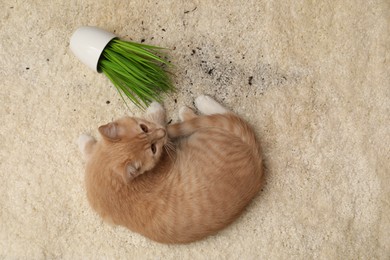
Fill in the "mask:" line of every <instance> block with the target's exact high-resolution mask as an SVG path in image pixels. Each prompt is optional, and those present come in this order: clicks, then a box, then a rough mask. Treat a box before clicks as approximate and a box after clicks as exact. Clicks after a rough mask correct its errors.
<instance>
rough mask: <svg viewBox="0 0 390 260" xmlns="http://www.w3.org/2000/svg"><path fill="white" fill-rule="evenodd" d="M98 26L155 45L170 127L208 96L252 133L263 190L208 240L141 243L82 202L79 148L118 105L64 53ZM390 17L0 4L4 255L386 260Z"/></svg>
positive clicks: (293, 4) (224, 4)
mask: <svg viewBox="0 0 390 260" xmlns="http://www.w3.org/2000/svg"><path fill="white" fill-rule="evenodd" d="M82 25H97V26H100V27H103V28H105V29H107V30H109V31H112V32H115V33H116V34H117V35H119V36H121V37H122V38H123V39H127V40H130V39H132V40H134V41H141V40H143V39H144V40H145V43H149V44H155V45H159V46H165V47H168V48H170V49H172V50H171V51H169V53H170V57H171V60H172V61H173V63H174V64H176V66H177V67H176V77H175V84H176V86H177V87H178V92H177V94H175V95H173V96H170V97H167V98H166V100H165V106H166V107H167V109H168V111H169V113H170V114H169V119H172V120H173V121H175V120H177V111H178V108H179V107H180V106H182V105H184V104H191V103H192V101H193V99H194V98H195V97H196V96H197V95H199V94H204V93H206V94H210V95H212V96H214V97H215V98H216V99H218V100H219V101H221V102H222V103H224V104H225V105H226V106H228V107H229V108H231V109H233V110H234V111H236V112H237V113H239V114H241V115H242V116H243V117H244V118H246V119H247V120H248V121H249V122H250V123H251V124H253V126H254V127H255V129H256V131H257V133H258V136H259V139H260V140H261V141H262V143H263V146H264V156H265V164H266V167H267V171H266V173H267V184H266V186H265V187H264V190H263V192H262V193H261V194H260V195H259V196H258V197H256V199H255V200H254V202H253V203H252V204H251V205H250V206H249V207H248V209H247V210H246V212H245V213H244V214H243V216H242V217H241V218H240V219H239V220H238V221H237V222H235V223H234V224H233V225H232V226H230V227H229V228H227V229H225V230H224V231H222V232H220V233H218V234H217V235H215V236H212V237H210V238H208V239H206V240H203V241H200V242H197V243H193V244H189V245H182V246H174V245H171V246H166V245H161V244H157V243H154V242H151V241H149V240H147V239H145V238H143V237H141V236H140V235H138V234H134V233H131V232H129V231H127V230H125V229H123V228H119V227H116V228H115V227H111V226H108V225H105V224H103V223H102V222H101V221H100V219H99V218H98V217H97V216H96V215H95V214H94V213H93V212H92V211H91V209H90V208H89V206H88V204H87V200H86V196H85V188H84V183H83V162H82V160H81V156H80V154H79V152H78V150H77V147H76V145H75V144H74V141H75V140H76V139H77V137H78V135H79V134H81V133H92V134H94V135H96V134H97V127H98V126H99V125H101V124H104V123H107V122H109V121H111V120H112V119H115V118H118V117H120V116H123V115H124V114H132V115H139V114H140V113H141V111H140V110H138V109H136V108H135V107H134V106H131V109H130V110H129V109H127V108H126V106H124V104H123V102H122V101H121V100H120V98H119V95H118V94H117V93H116V91H115V89H114V88H113V86H112V85H111V83H110V82H109V81H108V80H107V79H106V78H105V77H104V75H101V74H95V73H94V72H93V71H90V70H89V69H88V68H87V67H86V66H85V65H83V64H81V63H80V62H79V61H78V60H77V59H76V58H75V57H74V56H73V54H72V53H71V52H70V50H69V38H70V36H71V34H72V32H73V31H74V30H75V29H76V28H78V27H79V26H82ZM389 25H390V6H389V2H388V1H387V0H383V1H380V0H378V1H375V0H372V1H367V0H361V1H359V0H357V1H356V0H355V1H353V0H350V1H348V0H346V1H337V0H334V1H282V0H275V1H266V0H260V1H256V0H253V1H234V0H231V1H200V0H197V1H196V0H193V1H173V0H171V1H149V0H147V1H145V0H137V1H125V0H115V1H101V0H93V1H92V0H85V1H76V0H71V1H65V0H62V1H49V0H46V1H43V0H42V1H33V0H29V1H28V0H27V1H20V0H15V1H2V2H1V8H0V78H1V81H0V82H1V83H0V104H1V105H0V115H1V122H0V133H1V136H0V145H1V146H0V183H1V188H0V207H1V211H0V259H44V258H47V259H97V258H99V259H101V258H106V259H143V258H145V259H313V258H315V259H389V256H390V163H389V161H390V69H389V68H390V37H389V35H390V31H389Z"/></svg>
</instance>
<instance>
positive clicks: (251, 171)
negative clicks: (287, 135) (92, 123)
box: [79, 96, 263, 243]
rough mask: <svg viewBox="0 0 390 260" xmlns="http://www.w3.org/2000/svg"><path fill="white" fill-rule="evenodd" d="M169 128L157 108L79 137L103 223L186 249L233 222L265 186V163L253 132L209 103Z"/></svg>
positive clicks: (185, 112) (205, 99)
mask: <svg viewBox="0 0 390 260" xmlns="http://www.w3.org/2000/svg"><path fill="white" fill-rule="evenodd" d="M195 105H196V107H197V108H198V110H199V111H200V112H201V113H202V114H203V115H200V116H197V115H196V114H195V113H194V112H193V111H192V110H191V109H189V108H188V107H184V108H182V109H181V110H180V114H179V118H180V120H181V122H179V123H176V124H172V125H168V126H167V125H166V124H165V112H164V109H163V108H162V106H161V105H159V104H158V103H152V104H151V106H150V107H149V108H148V110H147V114H146V118H147V119H148V120H145V119H141V118H133V117H126V118H122V119H119V120H117V121H114V122H112V123H109V124H107V125H103V126H101V127H99V132H100V134H101V136H102V139H101V140H100V141H96V140H95V139H94V138H93V137H90V136H87V135H82V136H80V138H79V147H80V150H81V151H82V153H83V155H84V157H85V159H86V161H87V163H86V175H85V181H86V190H87V197H88V200H89V203H90V205H91V207H92V208H93V209H94V210H95V211H96V212H97V213H98V214H99V215H100V216H101V217H102V218H103V220H105V221H106V222H109V223H112V224H115V225H122V226H125V227H127V228H129V229H130V230H132V231H134V232H138V233H140V234H142V235H144V236H146V237H148V238H150V239H152V240H155V241H158V242H161V243H189V242H193V241H196V240H199V239H202V238H204V237H206V236H208V235H211V234H213V233H215V232H217V231H218V230H221V229H222V228H224V227H226V226H227V225H228V224H230V223H231V222H232V221H234V220H235V219H236V218H237V217H238V216H239V215H240V213H241V212H242V211H243V209H244V208H245V206H246V205H247V204H248V203H249V202H250V201H251V199H252V198H253V197H254V196H255V195H256V194H257V193H258V191H259V190H260V188H261V185H262V175H263V169H262V156H261V150H260V145H259V143H258V141H257V140H256V137H255V134H254V132H253V130H252V128H251V127H250V126H249V125H248V124H247V123H246V122H244V120H242V119H241V118H240V117H238V116H237V115H235V114H233V113H232V112H231V111H229V110H227V109H226V108H224V107H223V106H222V105H220V104H219V103H217V102H216V101H215V100H214V99H212V98H211V97H209V96H200V97H198V98H197V99H196V100H195Z"/></svg>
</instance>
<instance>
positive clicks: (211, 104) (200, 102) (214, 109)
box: [195, 95, 229, 115]
mask: <svg viewBox="0 0 390 260" xmlns="http://www.w3.org/2000/svg"><path fill="white" fill-rule="evenodd" d="M195 106H196V107H197V108H198V109H199V111H200V112H201V113H202V114H205V115H212V114H224V113H227V112H228V111H229V110H227V109H226V108H225V107H223V106H222V105H221V104H219V103H218V102H217V101H215V100H214V99H213V98H212V97H210V96H206V95H201V96H199V97H197V98H196V99H195Z"/></svg>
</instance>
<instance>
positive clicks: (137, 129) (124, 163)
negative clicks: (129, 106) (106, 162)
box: [99, 117, 168, 183]
mask: <svg viewBox="0 0 390 260" xmlns="http://www.w3.org/2000/svg"><path fill="white" fill-rule="evenodd" d="M99 132H100V134H101V135H102V137H103V142H104V149H107V151H106V152H107V153H108V155H109V156H111V160H112V162H113V164H114V171H115V172H117V173H118V174H119V175H121V176H122V177H123V179H124V181H125V182H126V183H128V182H129V181H131V180H132V179H133V178H135V177H137V176H138V175H140V174H142V173H144V172H146V171H149V170H151V169H153V168H154V166H155V165H156V164H157V163H158V161H159V159H160V157H161V154H162V152H163V149H164V145H165V144H166V143H167V141H168V137H167V133H166V130H165V128H163V127H162V126H161V125H158V124H155V123H153V122H149V121H146V120H144V119H141V118H135V117H125V118H122V119H119V120H117V121H114V122H112V123H109V124H106V125H103V126H100V127H99Z"/></svg>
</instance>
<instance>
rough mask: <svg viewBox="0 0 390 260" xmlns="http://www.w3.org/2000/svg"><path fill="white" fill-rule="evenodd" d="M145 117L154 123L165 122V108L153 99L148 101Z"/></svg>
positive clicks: (162, 123)
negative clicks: (150, 101)
mask: <svg viewBox="0 0 390 260" xmlns="http://www.w3.org/2000/svg"><path fill="white" fill-rule="evenodd" d="M146 117H147V118H148V119H149V120H150V121H153V122H155V123H158V124H160V125H164V124H165V110H164V107H163V106H162V105H161V104H160V103H158V102H155V101H153V102H152V103H150V105H149V107H148V108H147V110H146Z"/></svg>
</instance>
